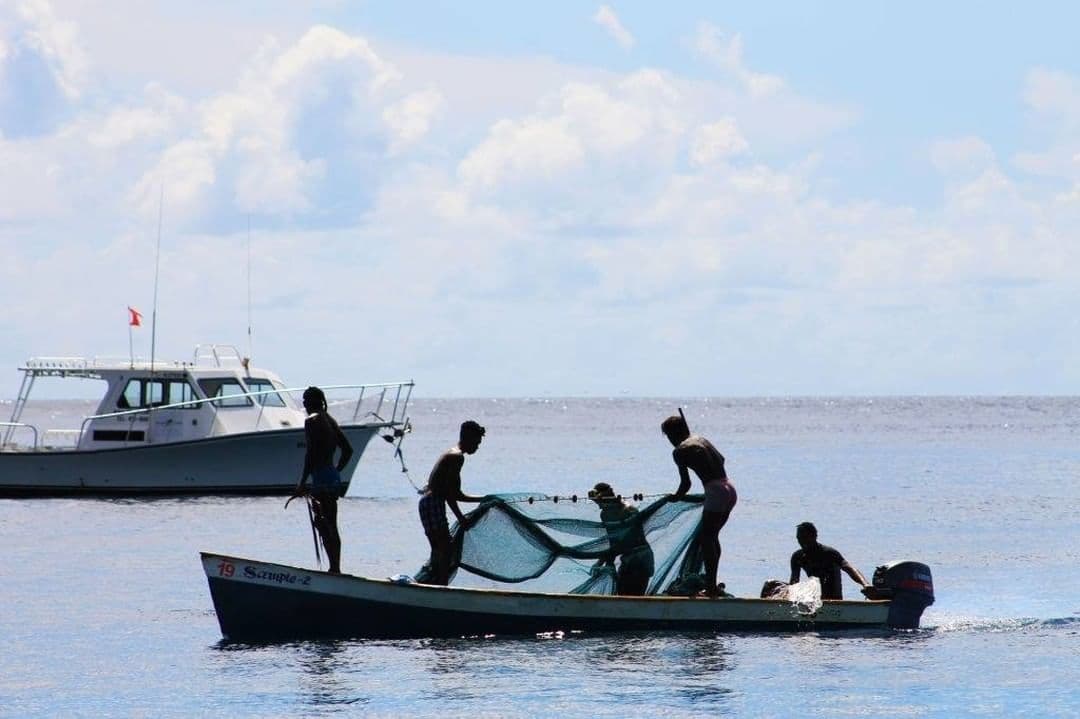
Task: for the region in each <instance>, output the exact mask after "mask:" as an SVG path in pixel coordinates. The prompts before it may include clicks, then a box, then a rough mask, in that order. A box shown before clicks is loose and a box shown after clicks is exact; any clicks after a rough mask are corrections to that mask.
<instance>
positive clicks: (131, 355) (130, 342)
mask: <svg viewBox="0 0 1080 719" xmlns="http://www.w3.org/2000/svg"><path fill="white" fill-rule="evenodd" d="M131 328H132V324H131V308H130V307H128V360H129V361H130V362H131V365H130V368H131V369H135V339H134V337H133V335H132V331H131Z"/></svg>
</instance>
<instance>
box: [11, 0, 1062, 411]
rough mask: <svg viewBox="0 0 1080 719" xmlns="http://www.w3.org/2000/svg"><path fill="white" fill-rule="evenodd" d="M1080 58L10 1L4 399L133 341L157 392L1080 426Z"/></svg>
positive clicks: (743, 11)
mask: <svg viewBox="0 0 1080 719" xmlns="http://www.w3.org/2000/svg"><path fill="white" fill-rule="evenodd" d="M1078 26H1080V6H1078V5H1076V4H1073V3H1065V2H1060V3H1050V2H1032V3H1027V4H1025V5H1024V6H1023V7H1020V6H1017V5H1015V4H1013V3H981V2H980V3H976V2H968V1H963V0H960V1H958V2H955V3H946V4H944V5H942V4H941V3H929V2H912V3H905V4H903V5H902V6H900V5H897V6H881V5H879V4H874V3H862V2H812V1H811V2H804V3H797V4H796V3H771V2H761V3H742V4H731V3H715V2H682V3H666V4H661V3H653V2H611V3H607V4H603V3H595V2H584V1H577V0H574V1H571V0H563V1H555V2H547V3H533V4H528V5H527V4H524V3H506V2H467V1H465V2H462V1H457V2H430V1H428V2H411V1H409V0H397V1H395V2H338V1H322V2H319V1H309V2H303V1H301V0H288V1H286V0H280V1H275V0H264V1H260V2H254V1H250V2H248V1H236V2H229V3H221V2H214V1H209V0H190V1H189V2H185V3H172V2H170V3H165V2H141V1H140V2H135V1H130V2H129V1H127V0H118V1H116V2H110V3H108V11H107V12H105V11H104V6H103V5H102V4H101V3H100V2H96V1H94V0H0V307H2V308H3V311H2V312H0V337H3V340H2V342H0V369H3V368H7V370H6V371H5V372H3V373H2V374H0V398H11V397H14V396H15V394H16V392H17V390H18V386H19V380H20V375H19V373H18V372H17V368H18V367H19V366H20V364H21V363H22V362H23V361H24V360H25V359H27V358H28V357H31V356H35V357H37V356H84V357H94V356H99V357H100V356H111V357H126V356H127V355H128V353H129V326H128V313H127V309H126V308H127V307H128V306H132V307H135V308H137V309H138V310H139V311H140V312H142V313H143V316H144V324H143V326H141V327H139V328H135V329H133V330H131V332H132V338H133V342H134V347H135V353H136V354H138V355H140V356H143V357H148V356H149V355H150V353H151V344H153V351H154V353H155V355H156V356H157V357H159V358H166V359H190V358H191V357H192V352H193V349H194V347H195V345H196V344H200V343H225V344H234V345H236V346H237V347H238V348H239V349H240V351H241V352H242V353H243V354H251V356H252V357H253V359H254V364H256V365H258V366H263V367H266V368H268V369H271V370H273V371H275V372H277V373H278V374H280V375H281V376H282V377H283V378H284V379H285V381H286V382H287V383H288V384H289V385H292V386H305V385H308V384H330V383H351V382H382V381H396V380H402V379H414V380H415V381H416V383H417V389H416V392H417V394H419V395H423V396H441V397H455V396H578V395H589V396H775V395H909V394H924V395H971V394H977V395H1002V394H1064V395H1075V394H1077V392H1078V388H1080V366H1078V365H1080V363H1078V361H1077V360H1078V359H1080V339H1078V336H1080V335H1078V328H1080V327H1078V320H1077V308H1078V307H1080V289H1078V288H1080V282H1078V280H1080V244H1078V234H1080V53H1077V52H1076V50H1075V45H1076V42H1075V28H1076V27H1078ZM159 245H160V251H159V250H158V246H159ZM155 278H156V279H155ZM155 297H156V303H155ZM152 319H154V320H155V321H154V322H151V320H152ZM152 325H153V327H152ZM249 327H250V328H251V333H250V340H249V332H248V328H249ZM65 391H66V390H63V389H62V390H60V392H59V396H65V395H64V392H65Z"/></svg>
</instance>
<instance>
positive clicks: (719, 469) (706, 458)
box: [660, 412, 738, 597]
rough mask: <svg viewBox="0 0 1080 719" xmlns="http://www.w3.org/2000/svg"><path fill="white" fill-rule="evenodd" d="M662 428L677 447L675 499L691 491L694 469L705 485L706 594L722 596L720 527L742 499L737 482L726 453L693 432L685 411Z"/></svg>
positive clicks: (674, 454) (702, 536) (702, 538)
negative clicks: (727, 469) (718, 576)
mask: <svg viewBox="0 0 1080 719" xmlns="http://www.w3.org/2000/svg"><path fill="white" fill-rule="evenodd" d="M660 431H662V432H663V433H664V435H665V436H666V437H667V438H668V441H669V442H671V444H672V446H674V447H675V449H674V451H672V453H671V457H672V459H674V460H675V466H676V467H678V468H679V488H678V489H677V490H675V494H674V495H673V498H674V499H679V498H681V497H683V496H684V495H685V494H686V493H687V492H689V491H690V472H689V470H691V469H692V470H694V474H696V475H697V476H698V479H700V480H701V483H702V485H703V486H704V488H705V506H704V507H703V508H702V511H701V533H700V534H699V535H698V541H699V542H700V543H701V553H702V555H704V559H705V594H706V595H708V596H710V597H718V596H720V593H721V590H720V587H719V586H718V585H717V583H716V570H717V567H718V565H719V564H720V551H721V550H720V530H721V529H722V528H723V527H724V525H725V524H726V523H727V520H728V517H729V516H730V515H731V510H732V509H734V507H735V502H736V501H737V500H738V495H737V494H736V493H735V485H734V484H732V483H731V482H730V481H728V477H727V473H726V472H725V471H724V455H722V454H720V452H718V451H717V449H716V447H714V446H713V445H712V442H710V441H709V440H707V439H705V438H704V437H702V436H700V435H697V434H690V428H689V427H687V425H686V420H685V419H684V418H683V417H682V413H681V412H680V413H679V414H678V415H672V416H671V417H668V418H667V419H665V420H664V421H663V422H662V423H661V425H660Z"/></svg>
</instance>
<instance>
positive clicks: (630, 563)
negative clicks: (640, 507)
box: [589, 482, 655, 596]
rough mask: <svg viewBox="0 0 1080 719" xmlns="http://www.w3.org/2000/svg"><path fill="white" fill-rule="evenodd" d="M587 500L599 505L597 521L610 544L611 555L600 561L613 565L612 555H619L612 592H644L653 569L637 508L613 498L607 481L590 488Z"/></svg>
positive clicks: (631, 594) (650, 548) (613, 495)
mask: <svg viewBox="0 0 1080 719" xmlns="http://www.w3.org/2000/svg"><path fill="white" fill-rule="evenodd" d="M589 499H591V500H592V501H594V502H596V504H597V506H599V507H600V521H601V522H603V523H604V528H605V530H607V535H608V544H609V545H610V546H611V554H610V555H609V556H607V557H605V559H604V560H603V561H604V562H606V563H608V564H610V565H612V566H615V558H616V557H618V558H619V568H618V570H617V571H616V574H615V593H616V594H622V595H629V596H641V595H643V594H645V592H646V590H647V589H648V587H649V579H651V578H652V575H653V571H654V570H655V560H654V558H653V551H652V547H650V546H649V542H648V540H647V539H646V538H645V528H644V527H643V526H642V524H641V520H639V519H638V516H637V515H638V511H637V509H636V508H635V507H631V506H630V505H629V504H627V503H626V502H624V501H622V499H621V498H619V497H616V496H615V490H614V489H612V488H611V485H610V484H608V483H607V482H599V483H598V484H597V485H596V486H595V487H593V488H592V489H590V490H589Z"/></svg>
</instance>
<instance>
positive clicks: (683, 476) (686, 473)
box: [671, 447, 690, 499]
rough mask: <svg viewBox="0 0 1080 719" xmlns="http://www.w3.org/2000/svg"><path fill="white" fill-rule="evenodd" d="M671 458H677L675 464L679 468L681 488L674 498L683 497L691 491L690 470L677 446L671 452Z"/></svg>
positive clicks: (676, 491) (677, 490)
mask: <svg viewBox="0 0 1080 719" xmlns="http://www.w3.org/2000/svg"><path fill="white" fill-rule="evenodd" d="M671 458H672V459H673V460H675V466H676V467H678V468H679V488H678V489H676V490H675V494H674V495H672V496H673V498H674V499H682V498H683V497H684V496H686V493H687V492H689V491H690V470H688V469H687V468H686V462H685V460H684V459H683V457H682V455H681V454H680V453H679V449H678V448H677V447H676V448H675V450H674V451H673V452H672V453H671Z"/></svg>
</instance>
